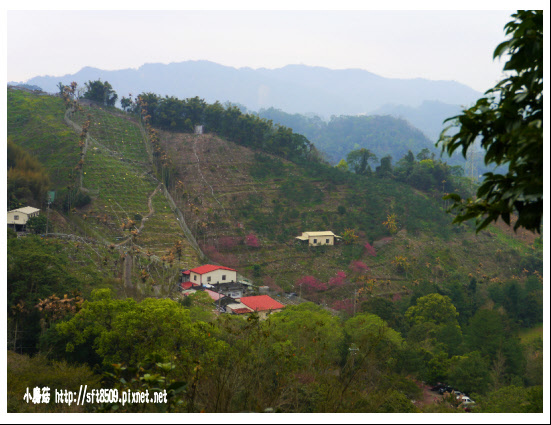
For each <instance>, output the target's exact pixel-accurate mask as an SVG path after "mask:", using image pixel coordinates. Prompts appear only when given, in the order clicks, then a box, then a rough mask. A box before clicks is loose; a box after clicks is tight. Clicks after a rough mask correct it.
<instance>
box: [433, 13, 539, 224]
mask: <svg viewBox="0 0 551 425" xmlns="http://www.w3.org/2000/svg"><path fill="white" fill-rule="evenodd" d="M512 17H513V18H514V19H513V20H512V21H511V22H509V23H508V24H507V25H505V32H506V34H507V35H511V38H510V39H508V40H506V41H504V42H503V43H501V44H499V45H498V46H497V47H496V49H495V51H494V58H496V57H501V56H503V55H507V56H509V60H508V61H507V62H506V64H505V66H504V68H503V70H504V71H505V73H506V74H507V78H505V79H503V80H502V81H500V82H499V83H498V84H497V85H496V86H495V87H493V88H491V89H490V90H488V91H487V92H486V93H485V94H486V96H485V97H483V98H481V99H479V100H478V101H477V102H476V104H475V105H474V106H473V107H472V108H470V109H466V110H464V111H463V113H462V114H461V115H458V116H455V117H452V118H449V119H448V120H447V121H451V123H452V125H453V126H458V127H459V131H458V132H457V133H456V134H454V135H453V136H447V135H446V130H444V132H443V133H442V135H441V137H440V140H439V142H438V143H439V144H441V145H442V150H443V151H446V152H447V153H448V154H450V155H451V154H452V153H453V152H454V151H455V150H456V149H459V148H461V150H462V153H463V156H464V157H466V156H467V151H468V149H469V148H471V149H474V147H475V143H477V142H478V141H479V140H480V144H481V145H482V147H483V148H484V149H485V151H486V154H485V157H484V162H485V163H486V164H490V163H495V164H497V165H508V171H507V173H506V174H505V175H502V174H494V173H486V174H485V175H484V181H483V182H482V185H481V186H480V187H479V189H478V191H477V194H476V195H477V198H474V199H471V198H469V199H467V200H463V199H461V197H460V196H459V195H457V194H450V195H448V196H447V198H448V199H452V200H453V202H454V203H453V205H452V210H458V212H459V213H458V215H457V216H456V218H455V219H454V222H456V223H458V222H462V221H465V220H469V219H472V218H475V219H476V226H477V231H480V230H481V229H483V228H485V227H486V226H487V225H488V224H489V223H490V222H492V221H496V220H497V219H498V218H499V217H501V218H502V219H503V220H504V221H505V222H506V223H508V224H509V223H510V222H511V214H513V213H517V214H518V220H517V221H516V222H515V224H514V228H515V230H516V229H517V228H519V227H523V228H526V229H528V230H531V231H533V232H538V233H540V228H541V218H542V214H543V11H542V10H519V11H518V12H517V13H515V14H513V15H512Z"/></svg>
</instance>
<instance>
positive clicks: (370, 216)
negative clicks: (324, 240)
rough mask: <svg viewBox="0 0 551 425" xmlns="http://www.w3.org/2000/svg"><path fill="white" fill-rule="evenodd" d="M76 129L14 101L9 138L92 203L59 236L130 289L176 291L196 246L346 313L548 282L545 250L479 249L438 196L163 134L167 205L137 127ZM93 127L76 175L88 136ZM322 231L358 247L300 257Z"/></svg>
mask: <svg viewBox="0 0 551 425" xmlns="http://www.w3.org/2000/svg"><path fill="white" fill-rule="evenodd" d="M64 115H65V110H64V108H63V103H62V101H61V99H59V98H56V97H52V96H40V95H37V94H31V93H25V92H22V91H13V90H9V92H8V117H9V119H8V134H9V136H10V137H12V138H13V139H14V141H16V142H17V143H18V144H21V145H22V146H24V147H26V148H27V149H29V150H30V151H31V152H32V153H34V154H35V155H36V156H37V157H38V158H39V159H40V161H41V162H42V163H43V164H44V165H45V166H46V167H47V168H48V169H49V170H50V172H51V173H53V175H54V176H56V178H55V179H54V182H55V188H56V189H57V190H58V191H59V195H58V197H57V200H56V202H58V201H59V200H63V196H64V195H63V194H64V192H63V190H64V187H65V186H67V185H68V184H69V183H73V182H74V183H75V184H76V185H77V187H80V192H81V194H82V196H83V197H84V198H86V196H85V195H87V196H89V197H90V202H89V203H87V204H86V202H84V203H83V204H82V205H80V206H76V207H74V208H71V210H70V211H65V212H63V211H62V208H63V205H60V204H58V205H57V207H56V208H57V209H58V212H59V213H61V214H60V219H59V220H54V221H53V224H52V226H53V230H52V231H54V232H57V233H75V234H79V235H81V236H84V237H86V238H89V239H93V240H95V241H96V242H99V243H101V244H103V246H106V247H110V248H109V249H110V252H118V253H119V260H118V261H116V258H115V259H108V260H107V261H106V263H107V265H106V266H105V267H107V268H108V269H109V270H110V271H109V273H113V276H116V277H119V278H122V277H124V276H127V277H128V276H129V275H130V276H131V280H132V281H133V282H138V283H139V282H143V283H144V284H145V285H146V286H147V285H148V284H153V283H155V284H158V283H167V282H170V281H172V282H173V281H174V278H175V276H176V275H177V270H178V269H179V268H186V267H194V266H196V265H198V264H200V263H201V262H202V260H201V258H200V256H199V254H198V251H197V250H195V249H194V248H193V247H192V245H193V240H194V239H195V240H196V241H197V242H198V243H199V245H200V247H201V248H202V250H203V252H204V253H205V254H206V256H207V257H208V261H209V262H212V263H219V264H222V265H225V266H229V267H234V268H236V269H237V270H238V271H239V272H240V273H241V274H243V275H244V276H246V277H248V278H250V279H252V280H253V281H254V282H255V283H256V284H259V285H260V284H265V285H268V286H270V287H271V288H272V289H273V290H274V293H278V292H281V290H287V291H291V290H292V291H295V292H297V293H298V292H301V293H302V295H304V296H306V297H307V299H311V300H314V301H318V302H320V303H325V304H327V305H328V306H332V307H335V308H341V309H347V310H351V309H352V308H353V301H354V299H356V301H358V302H361V301H362V300H366V299H369V298H370V297H372V296H375V295H377V296H384V297H388V298H389V299H396V300H397V299H400V297H403V298H404V301H405V302H406V301H407V300H409V297H404V295H414V296H419V295H421V294H423V293H426V292H428V291H435V290H438V291H440V292H443V293H449V291H451V290H452V289H453V287H454V286H456V285H460V286H461V287H464V286H465V285H467V284H468V283H469V282H470V281H472V280H473V279H474V280H476V281H477V282H478V283H479V284H481V285H482V286H481V287H483V288H489V287H491V286H492V285H499V284H501V283H502V282H506V281H509V280H511V279H519V280H523V279H525V278H526V277H527V276H529V275H534V274H535V275H537V276H540V275H541V273H542V246H541V240H540V239H537V238H535V237H526V235H524V236H523V235H516V234H510V233H509V232H507V231H505V230H504V229H503V228H502V227H501V226H492V227H490V228H488V230H487V231H485V232H482V233H480V234H478V235H476V234H475V233H474V230H473V228H472V227H469V225H465V224H464V225H462V226H455V225H451V219H452V217H450V216H449V215H448V214H446V213H445V211H444V210H445V207H446V205H445V204H444V202H443V201H442V199H441V194H439V193H437V192H426V193H425V192H420V191H417V190H415V189H412V188H411V187H410V186H408V185H404V184H401V183H399V182H396V181H394V180H393V179H388V178H378V177H375V176H374V177H371V178H366V177H361V176H356V175H354V174H352V173H348V172H343V171H341V170H338V169H336V168H334V167H327V166H324V165H321V164H316V163H303V164H296V163H292V162H289V161H286V160H283V159H281V158H277V157H274V156H270V155H268V154H266V153H263V152H254V151H252V150H250V149H247V148H245V147H243V146H240V145H237V144H235V143H232V142H228V141H226V140H224V139H221V138H219V137H216V136H215V135H213V134H204V135H194V134H183V133H170V132H161V133H160V134H161V141H162V147H163V149H164V151H166V153H167V156H168V158H169V159H170V162H171V164H170V166H171V168H172V170H173V175H174V178H173V179H172V183H171V185H170V187H169V188H168V191H167V190H166V189H165V188H164V186H163V185H161V184H160V182H159V181H158V180H157V178H156V177H155V171H154V170H153V167H152V165H151V164H152V162H151V161H150V158H151V157H150V152H148V149H150V144H149V143H148V141H147V139H146V136H145V133H144V131H142V129H141V126H140V125H139V123H138V122H137V121H136V120H135V119H134V118H133V117H131V116H128V115H125V114H123V113H121V112H120V111H118V110H106V109H102V108H99V107H83V110H82V111H80V112H76V113H73V114H71V115H67V116H64ZM87 120H89V121H90V127H89V132H88V138H87V141H86V144H85V149H84V151H85V156H84V165H83V167H82V170H81V171H78V170H75V166H76V164H77V162H78V159H79V147H78V134H80V128H81V126H82V125H83V124H84V123H85V122H86V121H87ZM42 140H47V141H48V144H47V146H45V144H44V143H42ZM56 167H60V168H59V169H58V168H56ZM65 193H66V190H65ZM184 223H186V224H187V227H188V228H189V229H190V230H191V233H192V234H193V236H194V237H190V238H189V239H190V240H191V242H189V241H188V238H187V237H186V233H185V232H187V230H186V226H185V225H184ZM316 230H332V231H333V232H335V233H336V234H338V235H346V234H348V235H349V236H350V239H349V240H350V242H352V243H350V244H341V245H338V246H335V247H318V248H308V247H305V246H301V245H297V244H296V242H295V236H298V235H299V234H301V232H302V231H316ZM132 232H134V235H132ZM188 236H189V234H188ZM354 236H357V238H354ZM176 248H177V249H176ZM169 251H172V252H171V253H169ZM128 254H132V257H133V261H132V262H131V263H130V265H128V264H126V263H125V261H124V258H125V257H126V256H127V255H128ZM98 266H99V267H103V265H102V262H101V261H100V263H99V264H98ZM343 276H344V277H343ZM304 278H307V280H306V281H304V280H301V279H304ZM305 282H307V283H305ZM308 282H309V283H308ZM316 285H317V286H316ZM450 288H452V289H450ZM484 290H486V289H484ZM407 302H409V301H407Z"/></svg>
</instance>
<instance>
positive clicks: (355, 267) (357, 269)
mask: <svg viewBox="0 0 551 425" xmlns="http://www.w3.org/2000/svg"><path fill="white" fill-rule="evenodd" d="M349 267H350V269H351V270H352V271H353V272H354V273H358V274H363V273H365V272H368V271H369V267H367V264H365V263H362V262H361V261H352V262H351V263H350V266H349Z"/></svg>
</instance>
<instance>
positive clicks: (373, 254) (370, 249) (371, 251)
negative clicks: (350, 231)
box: [364, 242, 377, 257]
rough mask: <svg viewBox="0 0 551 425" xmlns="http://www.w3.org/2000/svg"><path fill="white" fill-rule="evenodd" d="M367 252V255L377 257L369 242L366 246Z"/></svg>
mask: <svg viewBox="0 0 551 425" xmlns="http://www.w3.org/2000/svg"><path fill="white" fill-rule="evenodd" d="M364 248H365V251H366V252H367V255H371V256H372V257H375V256H376V255H377V251H375V248H373V246H372V245H370V243H369V242H366V243H365V245H364Z"/></svg>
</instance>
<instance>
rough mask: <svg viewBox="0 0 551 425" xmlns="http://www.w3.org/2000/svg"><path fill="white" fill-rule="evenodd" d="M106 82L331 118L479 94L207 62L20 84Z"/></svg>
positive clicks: (424, 83) (49, 87)
mask: <svg viewBox="0 0 551 425" xmlns="http://www.w3.org/2000/svg"><path fill="white" fill-rule="evenodd" d="M96 79H101V80H103V81H109V83H110V84H111V85H112V86H113V88H114V89H115V91H116V92H117V93H118V94H119V97H121V96H128V94H129V93H132V94H133V95H137V94H139V93H141V92H153V93H157V94H161V95H163V96H164V95H168V96H176V97H179V98H189V97H195V96H199V97H201V98H203V99H205V100H206V101H207V102H215V101H217V100H218V101H220V102H222V103H224V102H226V101H230V102H232V103H240V104H242V105H244V106H245V107H247V108H248V109H251V110H259V109H261V108H270V107H274V108H277V109H282V110H284V111H286V112H288V113H301V114H306V113H314V114H317V115H321V116H322V117H325V118H329V117H330V116H331V115H355V114H367V113H372V112H373V111H375V110H376V109H378V108H381V107H383V106H384V105H388V104H397V105H405V106H408V107H418V106H419V105H421V104H422V103H423V102H424V101H438V102H442V103H446V104H452V105H466V104H470V103H472V102H473V101H475V100H476V99H478V98H479V97H480V96H481V93H480V92H477V91H475V90H473V89H471V88H470V87H468V86H466V85H464V84H461V83H458V82H455V81H432V80H426V79H422V78H415V79H396V78H385V77H382V76H379V75H376V74H373V73H371V72H369V71H365V70H361V69H342V70H333V69H328V68H323V67H314V66H307V65H287V66H284V67H283V68H278V69H266V68H259V69H252V68H239V69H237V68H233V67H229V66H224V65H220V64H217V63H214V62H210V61H185V62H179V63H170V64H160V63H152V64H145V65H142V66H141V67H139V68H138V69H122V70H116V71H106V70H101V69H97V68H92V67H85V68H82V69H81V70H80V71H78V72H77V73H75V74H67V75H64V76H60V77H56V76H39V77H34V78H31V79H29V80H28V81H27V82H26V83H27V84H32V85H36V86H40V87H42V89H43V90H45V91H47V92H56V91H57V90H58V89H57V84H58V83H59V82H61V83H63V84H68V83H70V82H72V81H76V82H77V83H78V84H79V86H83V85H84V83H85V82H87V81H89V80H96Z"/></svg>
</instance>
